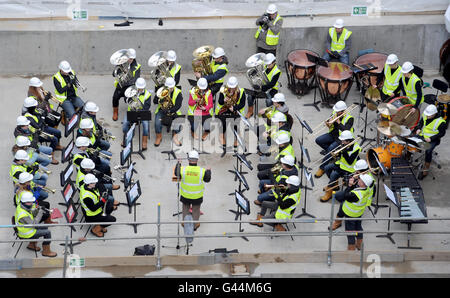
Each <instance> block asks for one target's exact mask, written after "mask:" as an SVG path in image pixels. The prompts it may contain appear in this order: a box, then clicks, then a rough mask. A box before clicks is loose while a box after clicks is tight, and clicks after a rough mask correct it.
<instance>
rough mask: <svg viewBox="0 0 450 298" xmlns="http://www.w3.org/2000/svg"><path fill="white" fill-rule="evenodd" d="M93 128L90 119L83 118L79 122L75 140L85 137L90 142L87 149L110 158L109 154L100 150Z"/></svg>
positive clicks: (98, 140)
mask: <svg viewBox="0 0 450 298" xmlns="http://www.w3.org/2000/svg"><path fill="white" fill-rule="evenodd" d="M94 131H95V126H94V122H93V121H92V119H90V118H85V119H82V120H81V121H80V127H79V128H78V130H77V138H78V137H86V138H88V139H89V140H90V145H89V148H92V149H94V150H97V151H99V152H101V153H102V154H104V155H106V156H109V157H111V156H112V154H111V152H108V151H106V150H103V149H102V146H101V143H100V139H99V138H98V137H97V135H96V134H95V133H94Z"/></svg>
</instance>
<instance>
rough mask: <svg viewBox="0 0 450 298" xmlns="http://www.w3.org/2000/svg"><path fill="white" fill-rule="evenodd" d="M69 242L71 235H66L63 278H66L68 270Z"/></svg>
mask: <svg viewBox="0 0 450 298" xmlns="http://www.w3.org/2000/svg"><path fill="white" fill-rule="evenodd" d="M68 242H69V236H67V235H66V241H64V264H63V278H66V270H67V244H68Z"/></svg>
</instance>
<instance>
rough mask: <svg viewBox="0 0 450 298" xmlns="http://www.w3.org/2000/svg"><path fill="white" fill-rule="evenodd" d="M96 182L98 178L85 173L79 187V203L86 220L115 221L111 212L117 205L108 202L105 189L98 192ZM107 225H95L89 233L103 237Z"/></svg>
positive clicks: (88, 221)
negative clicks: (82, 182)
mask: <svg viewBox="0 0 450 298" xmlns="http://www.w3.org/2000/svg"><path fill="white" fill-rule="evenodd" d="M97 183H98V179H97V178H96V177H95V176H94V175H92V174H87V175H86V176H85V177H84V184H83V185H82V186H81V188H80V203H81V207H83V208H82V210H83V213H84V216H85V218H86V222H87V223H90V222H101V223H109V222H115V221H116V218H115V217H114V216H112V215H111V213H112V212H113V211H114V210H116V209H117V206H114V205H113V204H111V203H109V204H108V202H110V200H108V193H107V192H106V191H105V192H103V193H100V190H99V188H98V186H97ZM108 226H109V225H108V224H102V225H95V226H93V227H92V228H91V233H92V234H94V235H95V236H97V237H103V236H104V233H106V232H107V229H106V227H108Z"/></svg>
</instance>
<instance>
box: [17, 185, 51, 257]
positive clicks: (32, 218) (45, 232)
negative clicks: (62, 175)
mask: <svg viewBox="0 0 450 298" xmlns="http://www.w3.org/2000/svg"><path fill="white" fill-rule="evenodd" d="M35 200H36V199H35V198H34V196H33V194H32V193H31V192H25V193H24V194H23V195H22V197H21V200H20V204H19V205H18V206H17V208H16V212H15V215H14V220H15V222H14V224H15V225H17V236H18V237H19V238H20V239H29V240H34V239H39V238H41V237H44V239H51V238H52V233H51V232H50V230H49V229H48V227H25V226H24V225H35V224H39V223H42V222H45V220H47V218H49V217H50V214H49V212H48V211H47V210H44V209H43V208H42V207H40V206H37V205H36V203H35ZM50 243H51V242H50V241H44V242H42V255H43V256H44V257H50V258H53V257H56V255H57V253H56V252H53V251H52V250H51V249H50ZM27 248H28V249H30V250H33V251H40V250H41V249H40V247H38V246H37V244H36V241H31V242H30V244H29V245H28V246H27Z"/></svg>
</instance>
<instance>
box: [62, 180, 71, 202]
mask: <svg viewBox="0 0 450 298" xmlns="http://www.w3.org/2000/svg"><path fill="white" fill-rule="evenodd" d="M72 194H73V187H72V185H70V184H69V186H68V187H67V189H66V191H65V192H64V200H66V202H68V201H69V199H70V198H71V197H72Z"/></svg>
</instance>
